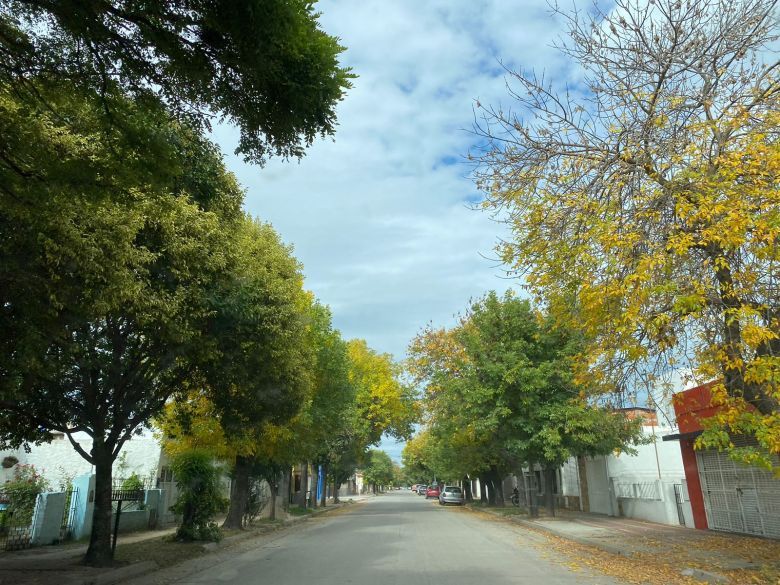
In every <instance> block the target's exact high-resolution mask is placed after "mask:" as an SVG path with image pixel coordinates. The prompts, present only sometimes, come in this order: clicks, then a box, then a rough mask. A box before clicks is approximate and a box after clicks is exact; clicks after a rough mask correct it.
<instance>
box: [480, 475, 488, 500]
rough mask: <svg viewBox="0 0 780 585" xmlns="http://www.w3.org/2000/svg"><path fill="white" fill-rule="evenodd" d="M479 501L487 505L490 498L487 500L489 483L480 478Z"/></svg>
mask: <svg viewBox="0 0 780 585" xmlns="http://www.w3.org/2000/svg"><path fill="white" fill-rule="evenodd" d="M479 501H480V502H482V503H483V504H487V502H488V498H487V482H486V481H485V478H483V477H480V478H479Z"/></svg>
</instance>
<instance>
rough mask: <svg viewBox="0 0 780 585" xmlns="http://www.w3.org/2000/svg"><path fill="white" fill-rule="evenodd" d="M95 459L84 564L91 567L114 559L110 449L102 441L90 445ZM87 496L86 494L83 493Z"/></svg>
mask: <svg viewBox="0 0 780 585" xmlns="http://www.w3.org/2000/svg"><path fill="white" fill-rule="evenodd" d="M92 457H93V459H94V461H95V509H94V511H93V513H92V532H91V534H90V537H89V548H88V549H87V553H86V554H85V555H84V560H83V562H84V564H85V565H90V566H92V567H109V566H111V564H112V562H113V560H114V553H113V551H112V550H111V508H112V506H111V488H112V486H111V467H112V465H113V458H112V456H111V451H110V449H109V448H108V447H106V446H105V445H104V444H103V443H102V441H95V444H94V445H93V447H92ZM84 497H85V498H86V497H87V494H84Z"/></svg>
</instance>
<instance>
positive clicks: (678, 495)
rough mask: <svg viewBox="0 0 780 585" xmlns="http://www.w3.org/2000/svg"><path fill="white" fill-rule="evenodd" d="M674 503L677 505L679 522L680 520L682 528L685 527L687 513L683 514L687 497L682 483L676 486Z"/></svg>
mask: <svg viewBox="0 0 780 585" xmlns="http://www.w3.org/2000/svg"><path fill="white" fill-rule="evenodd" d="M674 501H675V503H676V504H677V520H679V522H680V526H685V513H684V512H683V503H684V502H685V497H684V495H683V486H682V484H681V483H676V484H674Z"/></svg>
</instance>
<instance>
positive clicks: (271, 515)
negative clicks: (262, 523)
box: [268, 478, 279, 520]
mask: <svg viewBox="0 0 780 585" xmlns="http://www.w3.org/2000/svg"><path fill="white" fill-rule="evenodd" d="M268 487H269V489H270V490H271V502H270V506H271V508H270V509H269V510H268V519H269V520H276V496H277V495H278V494H279V484H278V478H277V481H270V482H268Z"/></svg>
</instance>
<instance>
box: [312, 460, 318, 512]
mask: <svg viewBox="0 0 780 585" xmlns="http://www.w3.org/2000/svg"><path fill="white" fill-rule="evenodd" d="M319 485H320V469H319V466H318V465H316V464H315V465H312V466H311V507H312V508H316V507H317V506H319V498H318V497H317V487H318V486H319Z"/></svg>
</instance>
